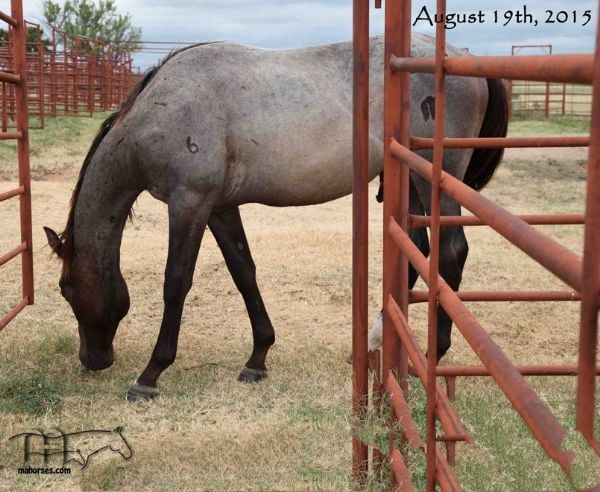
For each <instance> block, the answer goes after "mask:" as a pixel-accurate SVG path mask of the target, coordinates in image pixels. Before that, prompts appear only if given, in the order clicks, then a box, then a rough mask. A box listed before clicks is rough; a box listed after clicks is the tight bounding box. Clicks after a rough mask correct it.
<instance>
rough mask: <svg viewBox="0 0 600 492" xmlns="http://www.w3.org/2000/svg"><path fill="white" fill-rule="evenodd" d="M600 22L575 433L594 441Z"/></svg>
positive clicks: (599, 290) (599, 271)
mask: <svg viewBox="0 0 600 492" xmlns="http://www.w3.org/2000/svg"><path fill="white" fill-rule="evenodd" d="M599 139H600V19H599V22H598V26H597V28H596V56H595V59H594V82H593V96H592V123H591V143H590V152H589V162H588V175H587V197H586V211H585V236H584V246H583V271H584V272H585V274H584V275H583V277H582V284H583V285H582V291H581V321H580V331H579V371H578V376H577V422H576V424H577V430H579V431H580V432H581V433H582V434H583V435H584V436H585V437H586V438H587V439H589V440H593V439H594V438H595V435H594V417H595V414H596V411H595V410H596V398H595V390H596V376H595V372H596V371H595V365H596V353H597V349H598V309H599V307H600V306H598V299H600V144H599V142H598V140H599Z"/></svg>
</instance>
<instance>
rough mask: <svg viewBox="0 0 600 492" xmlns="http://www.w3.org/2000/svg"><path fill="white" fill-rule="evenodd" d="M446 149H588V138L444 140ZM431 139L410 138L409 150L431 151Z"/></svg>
mask: <svg viewBox="0 0 600 492" xmlns="http://www.w3.org/2000/svg"><path fill="white" fill-rule="evenodd" d="M443 144H444V148H447V149H508V148H530V147H537V148H541V147H588V146H589V145H590V137H589V136H587V137H577V136H575V137H505V138H444V140H443ZM432 148H433V139H432V138H421V137H411V139H410V149H411V150H422V149H432Z"/></svg>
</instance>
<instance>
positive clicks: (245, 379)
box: [238, 367, 267, 383]
mask: <svg viewBox="0 0 600 492" xmlns="http://www.w3.org/2000/svg"><path fill="white" fill-rule="evenodd" d="M266 377H267V370H266V369H251V368H249V367H244V368H243V369H242V372H240V375H239V376H238V381H241V382H242V383H256V382H258V381H260V380H261V379H265V378H266Z"/></svg>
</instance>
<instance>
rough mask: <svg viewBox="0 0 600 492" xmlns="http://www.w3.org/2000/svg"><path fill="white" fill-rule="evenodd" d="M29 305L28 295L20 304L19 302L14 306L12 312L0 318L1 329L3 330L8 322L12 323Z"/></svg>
mask: <svg viewBox="0 0 600 492" xmlns="http://www.w3.org/2000/svg"><path fill="white" fill-rule="evenodd" d="M27 305H29V299H28V298H27V297H24V298H23V299H21V301H20V302H19V304H17V305H16V306H15V307H14V308H12V309H11V310H10V312H9V313H8V314H7V315H6V316H4V317H3V318H2V319H0V331H2V330H3V329H4V327H5V326H6V325H7V324H8V323H10V322H11V321H12V320H13V319H14V317H15V316H16V315H17V314H19V313H20V312H21V311H23V309H25V306H27Z"/></svg>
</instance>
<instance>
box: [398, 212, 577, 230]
mask: <svg viewBox="0 0 600 492" xmlns="http://www.w3.org/2000/svg"><path fill="white" fill-rule="evenodd" d="M516 217H518V218H519V219H521V220H522V221H523V222H527V223H528V224H529V225H581V224H584V223H585V215H583V214H546V215H517V216H516ZM409 219H410V227H411V229H417V228H419V227H429V224H430V223H431V218H430V217H429V216H427V215H411V216H410V218H409ZM440 225H441V226H442V227H449V226H483V225H485V226H487V224H486V223H485V222H483V221H482V220H481V219H479V218H478V217H475V216H474V215H466V216H465V215H456V216H450V215H448V216H443V217H440Z"/></svg>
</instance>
